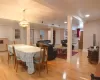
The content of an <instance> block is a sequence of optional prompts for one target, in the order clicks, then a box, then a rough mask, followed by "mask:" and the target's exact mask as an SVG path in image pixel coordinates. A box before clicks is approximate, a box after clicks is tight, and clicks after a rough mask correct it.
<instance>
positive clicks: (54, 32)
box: [53, 30, 56, 45]
mask: <svg viewBox="0 0 100 80" xmlns="http://www.w3.org/2000/svg"><path fill="white" fill-rule="evenodd" d="M55 34H56V31H55V30H53V44H54V45H55Z"/></svg>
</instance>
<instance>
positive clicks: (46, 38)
mask: <svg viewBox="0 0 100 80" xmlns="http://www.w3.org/2000/svg"><path fill="white" fill-rule="evenodd" d="M44 40H48V30H44Z"/></svg>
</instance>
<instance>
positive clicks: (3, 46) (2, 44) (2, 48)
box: [0, 38, 8, 51]
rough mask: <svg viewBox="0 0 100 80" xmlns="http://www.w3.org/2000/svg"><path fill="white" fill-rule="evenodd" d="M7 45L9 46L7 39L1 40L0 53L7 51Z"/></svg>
mask: <svg viewBox="0 0 100 80" xmlns="http://www.w3.org/2000/svg"><path fill="white" fill-rule="evenodd" d="M6 44H8V39H7V38H0V51H6V50H7V48H6Z"/></svg>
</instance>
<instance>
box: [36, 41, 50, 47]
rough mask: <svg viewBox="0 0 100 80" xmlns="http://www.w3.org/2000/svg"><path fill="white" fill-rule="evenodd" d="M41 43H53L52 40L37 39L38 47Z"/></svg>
mask: <svg viewBox="0 0 100 80" xmlns="http://www.w3.org/2000/svg"><path fill="white" fill-rule="evenodd" d="M39 43H43V44H49V43H51V41H50V40H40V41H37V43H36V46H37V47H39Z"/></svg>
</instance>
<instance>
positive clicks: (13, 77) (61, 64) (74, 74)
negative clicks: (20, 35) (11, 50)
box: [0, 52, 96, 80]
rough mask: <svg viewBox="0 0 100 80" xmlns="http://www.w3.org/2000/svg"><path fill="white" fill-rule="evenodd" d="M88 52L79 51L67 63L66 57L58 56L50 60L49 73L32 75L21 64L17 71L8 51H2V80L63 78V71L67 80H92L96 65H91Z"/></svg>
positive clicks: (0, 68)
mask: <svg viewBox="0 0 100 80" xmlns="http://www.w3.org/2000/svg"><path fill="white" fill-rule="evenodd" d="M86 55H87V53H82V52H79V53H78V54H77V55H75V56H73V57H72V61H71V63H67V61H66V60H64V59H59V58H56V60H53V61H50V62H48V68H49V73H48V74H47V73H46V71H45V70H43V71H42V72H41V76H40V77H39V75H38V72H35V73H34V74H32V75H29V74H28V73H27V70H26V69H25V68H23V66H19V69H18V72H17V73H16V72H15V70H14V67H13V62H12V61H11V62H10V64H9V65H8V64H7V53H6V52H0V80H63V73H64V72H65V73H66V76H67V79H66V80H90V74H91V73H95V71H96V65H91V64H89V63H88V61H87V56H86Z"/></svg>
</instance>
